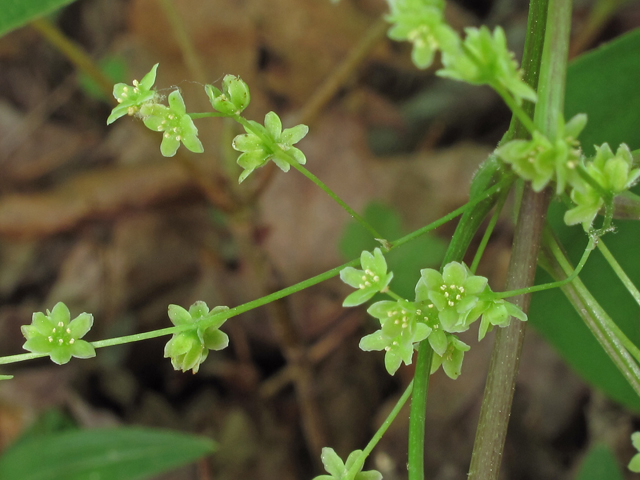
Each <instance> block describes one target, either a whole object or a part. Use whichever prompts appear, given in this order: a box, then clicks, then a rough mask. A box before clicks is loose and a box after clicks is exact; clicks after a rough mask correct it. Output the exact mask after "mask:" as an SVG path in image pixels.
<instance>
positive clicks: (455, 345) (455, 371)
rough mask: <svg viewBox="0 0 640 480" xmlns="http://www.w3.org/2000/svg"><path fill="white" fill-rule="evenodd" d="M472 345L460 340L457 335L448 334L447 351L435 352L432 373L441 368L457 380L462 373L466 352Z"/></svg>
mask: <svg viewBox="0 0 640 480" xmlns="http://www.w3.org/2000/svg"><path fill="white" fill-rule="evenodd" d="M470 348H471V347H469V345H467V344H466V343H464V342H463V341H461V340H459V339H458V337H456V336H455V335H447V348H446V350H445V352H444V353H443V354H442V355H440V354H438V352H435V351H434V353H433V360H432V361H431V373H434V372H435V371H437V370H438V368H440V365H442V369H443V370H444V373H446V374H447V376H448V377H449V378H450V379H452V380H455V379H456V378H458V377H459V376H460V374H461V373H462V362H463V360H464V352H466V351H468V350H469V349H470Z"/></svg>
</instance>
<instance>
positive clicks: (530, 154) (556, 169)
mask: <svg viewBox="0 0 640 480" xmlns="http://www.w3.org/2000/svg"><path fill="white" fill-rule="evenodd" d="M586 124H587V116H586V115H585V114H583V113H581V114H578V115H576V116H575V117H573V118H572V119H571V120H569V121H568V122H567V123H566V125H565V124H564V121H562V124H561V126H560V128H559V131H558V139H557V140H556V141H555V142H552V141H551V140H549V139H548V138H547V137H545V136H544V135H542V134H541V133H540V132H533V138H532V139H531V140H512V141H510V142H507V143H505V144H504V145H502V146H501V147H498V148H497V149H496V154H497V155H498V157H500V158H501V159H502V160H504V161H505V162H506V163H509V164H511V166H512V167H513V170H514V171H515V172H516V173H517V174H518V175H519V176H520V177H522V178H524V179H525V180H529V181H531V186H532V188H533V190H535V191H536V192H540V191H542V190H543V189H544V188H545V187H546V186H547V185H548V184H549V182H551V181H554V180H555V182H556V193H558V194H561V193H562V192H564V190H565V188H566V186H567V184H571V185H574V184H576V182H578V183H583V182H584V180H581V179H580V177H579V176H578V174H577V172H576V167H577V166H578V162H579V161H580V156H581V155H582V153H581V150H580V143H579V142H578V141H577V138H578V135H580V132H581V131H582V129H583V128H584V127H585V125H586Z"/></svg>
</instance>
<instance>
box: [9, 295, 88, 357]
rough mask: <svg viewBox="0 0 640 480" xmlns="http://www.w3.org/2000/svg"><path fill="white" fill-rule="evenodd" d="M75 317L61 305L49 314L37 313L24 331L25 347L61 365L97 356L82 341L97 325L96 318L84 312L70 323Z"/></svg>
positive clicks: (24, 327) (57, 305) (24, 326)
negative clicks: (95, 323)
mask: <svg viewBox="0 0 640 480" xmlns="http://www.w3.org/2000/svg"><path fill="white" fill-rule="evenodd" d="M70 318H71V314H70V312H69V309H68V308H67V306H66V305H65V304H64V303H62V302H58V303H56V305H55V306H54V307H53V309H52V310H51V311H49V310H47V313H46V314H45V313H42V312H36V313H34V314H33V319H32V321H31V325H23V326H22V328H21V330H22V334H23V335H24V337H25V338H26V339H27V341H26V342H25V343H24V345H23V346H22V348H24V349H25V350H28V351H30V352H33V353H41V354H46V355H49V357H51V360H52V361H53V362H54V363H57V364H58V365H62V364H64V363H67V362H68V361H69V360H71V357H76V358H91V357H95V356H96V351H95V349H94V348H93V346H92V345H91V344H90V343H89V342H87V341H85V340H80V339H81V338H82V337H84V336H85V335H86V334H87V332H88V331H89V330H90V329H91V327H92V326H93V315H91V314H90V313H81V314H80V315H78V316H77V317H76V318H75V319H73V320H71V321H69V320H70Z"/></svg>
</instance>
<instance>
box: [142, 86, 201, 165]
mask: <svg viewBox="0 0 640 480" xmlns="http://www.w3.org/2000/svg"><path fill="white" fill-rule="evenodd" d="M167 100H168V102H169V106H168V107H165V106H164V105H161V104H159V103H154V104H147V105H144V106H143V107H142V108H141V109H140V114H141V115H143V117H144V119H143V121H144V124H145V125H146V126H147V128H149V129H151V130H154V131H156V132H164V133H163V134H162V143H161V144H160V151H161V152H162V155H164V156H165V157H173V156H174V155H175V154H176V152H177V151H178V147H179V146H180V142H182V143H183V145H184V146H185V147H187V148H188V149H189V150H191V151H192V152H194V153H202V152H204V148H203V147H202V143H200V140H199V139H198V129H197V128H196V126H195V125H194V124H193V120H192V119H191V117H190V116H189V115H187V109H186V106H185V104H184V100H183V99H182V95H181V94H180V92H179V91H178V90H175V91H173V92H171V93H170V94H169V97H168V99H167Z"/></svg>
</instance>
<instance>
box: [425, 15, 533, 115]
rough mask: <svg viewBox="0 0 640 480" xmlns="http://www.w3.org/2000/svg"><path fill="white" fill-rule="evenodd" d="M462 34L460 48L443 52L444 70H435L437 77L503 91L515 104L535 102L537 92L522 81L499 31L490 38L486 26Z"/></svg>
mask: <svg viewBox="0 0 640 480" xmlns="http://www.w3.org/2000/svg"><path fill="white" fill-rule="evenodd" d="M465 33H466V37H465V39H464V41H463V42H462V44H461V45H460V47H459V48H457V49H446V50H445V49H443V52H442V63H443V65H444V67H445V68H444V69H442V70H438V72H437V74H438V75H440V76H442V77H448V78H452V79H454V80H460V81H463V82H467V83H471V84H474V85H489V86H491V87H493V88H494V89H495V90H497V91H501V90H506V91H508V92H510V93H511V95H513V97H514V99H515V100H516V102H517V103H518V104H521V103H522V100H523V99H524V100H530V101H532V102H535V101H536V99H537V96H536V92H535V91H534V90H533V89H532V88H531V87H530V86H529V85H527V84H526V83H525V82H524V81H523V80H522V72H521V70H520V69H519V68H518V63H517V62H516V61H515V59H514V55H513V53H512V52H511V51H509V49H508V48H507V40H506V37H505V34H504V30H502V28H500V27H496V28H495V30H494V31H493V35H492V34H491V32H490V31H489V29H488V28H487V27H485V26H482V27H480V28H466V29H465Z"/></svg>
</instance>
